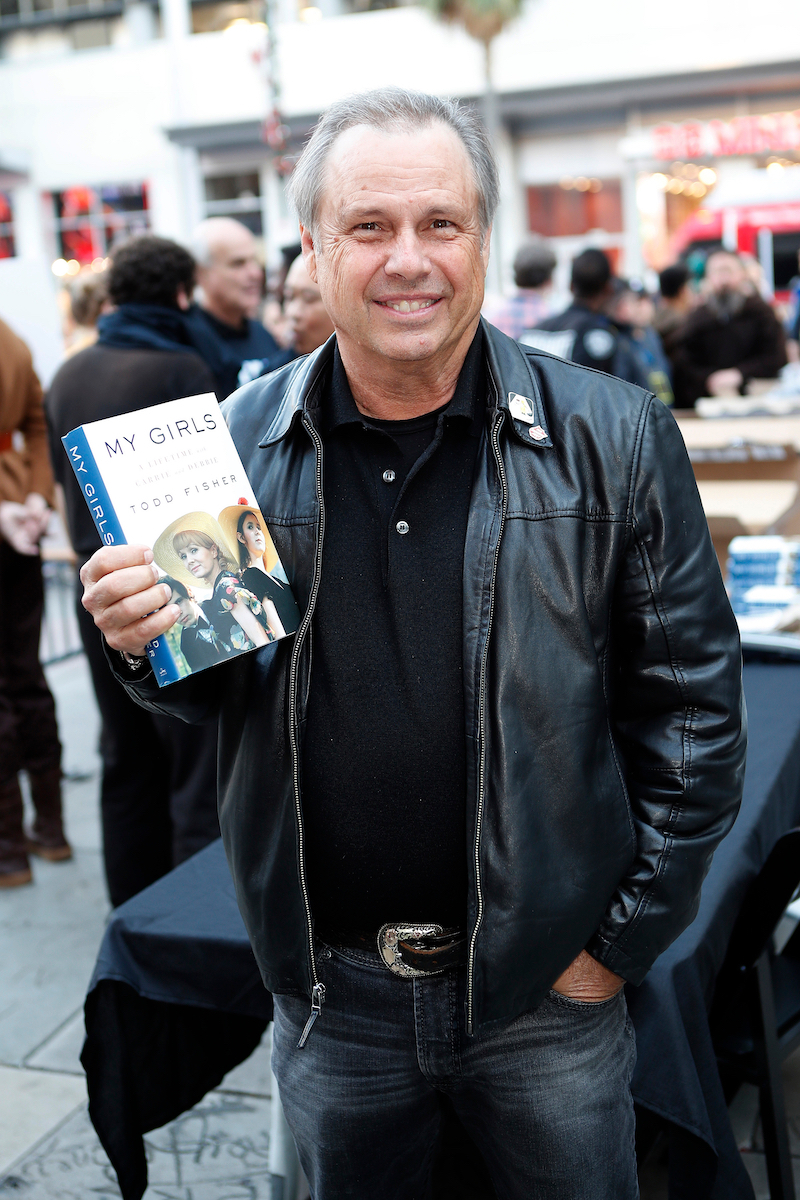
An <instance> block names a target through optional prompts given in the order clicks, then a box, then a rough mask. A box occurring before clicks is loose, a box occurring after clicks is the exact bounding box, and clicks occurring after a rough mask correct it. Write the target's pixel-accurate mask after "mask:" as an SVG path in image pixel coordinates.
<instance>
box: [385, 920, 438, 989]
mask: <svg viewBox="0 0 800 1200" xmlns="http://www.w3.org/2000/svg"><path fill="white" fill-rule="evenodd" d="M442 928H443V927H442V926H441V925H397V924H394V925H393V924H391V923H389V924H388V925H382V926H381V927H380V929H379V930H378V953H379V954H380V956H381V959H382V960H383V962H384V965H385V966H387V967H388V968H389V970H390V971H392V972H393V973H394V974H395V975H399V976H400V977H401V978H402V979H419V978H420V977H423V976H425V975H438V974H440V972H439V971H421V970H419V968H417V967H410V966H409V965H408V963H406V962H403V958H402V955H401V953H400V945H399V944H400V942H414V941H416V940H417V939H418V938H424V937H441V935H442Z"/></svg>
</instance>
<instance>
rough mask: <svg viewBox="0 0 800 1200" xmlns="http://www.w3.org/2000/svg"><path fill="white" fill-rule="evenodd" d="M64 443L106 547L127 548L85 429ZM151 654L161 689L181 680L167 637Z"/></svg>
mask: <svg viewBox="0 0 800 1200" xmlns="http://www.w3.org/2000/svg"><path fill="white" fill-rule="evenodd" d="M61 444H62V445H63V447H64V449H65V450H66V452H67V458H68V459H69V461H70V466H71V467H72V469H73V471H74V472H75V477H76V479H77V480H78V484H79V485H80V489H81V491H82V492H83V497H84V499H85V501H86V503H87V504H88V506H89V512H90V513H91V514H92V520H93V521H94V523H95V527H96V529H97V532H98V533H99V534H100V540H101V541H102V543H103V545H104V546H124V545H126V543H127V538H126V537H125V534H124V533H123V532H122V526H121V524H120V522H119V518H118V517H117V514H116V510H115V508H114V505H113V504H112V503H111V500H110V498H109V495H108V490H107V488H106V485H105V484H104V483H103V476H102V474H101V472H100V470H99V468H98V466H97V462H96V460H95V457H94V454H93V453H92V451H91V449H90V448H89V442H88V440H87V438H86V434H85V433H84V431H83V428H82V427H79V428H78V429H73V430H72V432H71V433H68V434H67V435H66V437H63V438H62V439H61ZM147 655H148V657H149V659H150V663H151V665H152V668H153V674H154V675H155V677H156V683H157V684H158V686H159V687H163V686H164V685H165V684H167V683H174V681H175V680H176V679H180V677H181V674H180V671H179V670H178V665H177V663H176V662H175V659H174V657H173V654H172V651H171V650H170V648H169V644H168V642H167V640H166V638H163V637H158V638H154V640H153V641H152V642H148V644H147Z"/></svg>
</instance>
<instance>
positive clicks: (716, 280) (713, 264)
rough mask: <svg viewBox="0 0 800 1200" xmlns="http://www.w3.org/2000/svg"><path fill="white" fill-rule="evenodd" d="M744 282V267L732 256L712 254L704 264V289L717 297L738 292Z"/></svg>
mask: <svg viewBox="0 0 800 1200" xmlns="http://www.w3.org/2000/svg"><path fill="white" fill-rule="evenodd" d="M744 281H745V272H744V267H743V266H742V264H741V263H740V262H739V260H738V258H734V257H733V255H732V254H712V255H711V257H710V258H709V260H708V262H707V263H706V287H707V289H708V291H710V292H713V293H714V294H715V295H717V296H721V295H723V294H725V293H727V292H738V291H740V290H741V288H742V286H743V284H744Z"/></svg>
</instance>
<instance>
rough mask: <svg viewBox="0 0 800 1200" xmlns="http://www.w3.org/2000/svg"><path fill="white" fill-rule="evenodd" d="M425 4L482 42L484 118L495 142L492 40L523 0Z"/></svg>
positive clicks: (437, 0)
mask: <svg viewBox="0 0 800 1200" xmlns="http://www.w3.org/2000/svg"><path fill="white" fill-rule="evenodd" d="M424 3H425V7H426V8H428V9H429V10H430V11H431V12H433V13H434V14H435V15H436V16H437V17H439V18H440V19H441V20H443V21H450V22H453V23H455V24H458V25H462V26H463V27H464V29H466V31H467V33H468V34H470V36H471V37H474V38H476V40H477V41H479V42H480V43H481V44H482V45H483V54H484V76H485V82H484V98H483V103H484V120H485V122H486V131H487V133H488V135H489V138H490V140H491V142H492V144H494V143H495V142H496V139H497V134H498V131H499V127H500V122H499V117H498V112H497V94H496V92H495V89H494V79H493V76H492V42H493V41H494V39H495V38H496V37H497V35H498V33H500V32H501V31H502V30H503V29H504V28H505V27H506V25H508V24H509V23H510V22H511V21H513V20H514V19H515V17H518V16H519V14H520V12H521V11H522V5H523V0H424Z"/></svg>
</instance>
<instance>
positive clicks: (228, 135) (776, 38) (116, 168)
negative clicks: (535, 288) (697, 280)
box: [0, 0, 800, 290]
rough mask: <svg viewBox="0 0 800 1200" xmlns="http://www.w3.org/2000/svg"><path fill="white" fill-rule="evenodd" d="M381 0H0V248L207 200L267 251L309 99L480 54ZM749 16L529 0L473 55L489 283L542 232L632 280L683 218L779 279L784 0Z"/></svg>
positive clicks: (460, 84) (795, 184)
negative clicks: (496, 174)
mask: <svg viewBox="0 0 800 1200" xmlns="http://www.w3.org/2000/svg"><path fill="white" fill-rule="evenodd" d="M386 2H387V0H319V6H316V5H310V6H307V7H304V0H269V3H266V4H265V3H264V2H263V0H160V5H159V6H155V5H153V4H150V3H148V2H146V0H145V2H142V0H132V2H127V0H0V260H8V259H11V258H16V259H24V260H28V261H33V260H36V262H37V263H39V264H42V263H45V264H47V267H48V269H49V270H51V271H55V273H56V275H57V274H59V273H60V274H68V273H69V272H71V271H74V270H77V269H78V266H79V265H83V264H87V263H89V264H91V263H92V262H95V263H98V264H100V263H102V261H103V260H104V259H105V257H106V256H107V255H108V253H109V251H110V249H111V248H112V246H113V244H114V242H115V240H117V239H118V238H119V237H121V236H124V235H125V234H127V233H130V232H136V231H140V230H144V229H152V230H154V231H156V232H158V233H161V234H164V235H166V236H171V237H175V238H177V239H178V240H181V241H185V240H187V238H188V237H189V234H190V231H191V229H192V227H193V226H194V225H195V224H196V222H197V221H198V220H200V219H201V218H202V217H203V216H206V215H219V214H230V215H233V216H237V217H239V219H241V220H243V221H244V222H245V223H246V224H247V225H248V226H249V227H250V228H251V229H252V230H253V231H254V232H255V233H256V234H257V235H258V236H259V237H262V238H263V240H264V248H265V256H266V258H267V259H269V260H275V259H276V258H277V256H278V253H279V249H280V247H281V246H282V245H284V244H286V243H289V242H292V241H294V240H296V225H295V222H294V220H293V218H292V215H291V213H290V212H289V210H288V208H287V205H286V199H285V193H284V181H285V177H286V174H287V173H288V172H289V171H290V170H291V166H292V163H293V161H294V160H295V159H296V156H297V154H298V153H299V150H300V148H301V146H302V142H303V140H304V138H305V137H306V136H307V134H308V131H309V130H310V128H311V127H312V125H313V123H314V121H315V119H316V117H317V116H318V115H319V113H320V111H321V110H322V109H323V108H324V107H325V106H326V105H327V104H328V103H330V101H331V100H333V99H334V98H336V97H338V96H341V95H343V94H346V93H348V92H350V91H355V90H361V89H364V88H368V87H375V86H381V85H383V84H386V83H395V84H400V85H403V86H408V87H412V88H419V89H424V90H430V91H434V92H437V93H439V94H447V95H453V96H457V97H461V98H464V99H467V100H469V101H470V102H473V103H475V104H476V105H480V103H481V96H482V94H483V91H484V86H485V81H484V76H483V54H482V49H481V47H480V46H479V45H478V44H477V43H475V42H474V41H473V40H472V39H470V38H469V37H468V36H467V35H466V34H465V33H464V32H463V31H461V30H460V29H459V28H457V27H454V26H451V25H443V24H440V23H438V22H437V21H436V20H435V19H434V18H433V17H432V16H431V15H429V14H428V13H427V12H426V11H424V10H422V9H420V8H417V7H413V6H407V5H401V6H399V7H392V6H390V7H383V6H382V7H380V8H372V7H371V6H370V5H371V4H372V5H374V4H376V3H382V4H386ZM389 3H390V4H391V0H389ZM698 8H700V9H701V12H700V13H698V12H697V11H696V10H697V9H698ZM758 16H759V19H758V21H756V20H755V19H752V18H751V19H750V20H749V21H748V22H745V21H744V20H741V21H740V20H737V19H733V18H732V17H731V8H730V5H729V4H727V3H723V0H706V3H705V4H704V5H702V6H698V5H696V4H693V3H690V0H674V3H673V4H671V5H670V7H669V11H668V12H665V11H664V9H663V7H662V6H653V5H642V4H641V3H638V2H635V0H609V3H607V4H605V5H603V6H601V5H597V4H596V3H594V2H593V0H592V2H591V3H590V0H570V2H569V3H566V4H565V3H564V0H530V3H529V5H528V7H527V8H526V10H525V11H524V13H523V16H522V17H521V18H520V19H519V20H518V21H517V22H516V23H515V25H514V26H513V27H511V28H509V29H508V30H507V31H505V32H504V33H503V34H501V35H500V36H499V37H498V39H497V40H496V45H495V49H494V55H493V59H494V85H495V88H496V91H497V94H498V100H499V113H500V131H499V134H498V137H497V146H496V149H497V152H498V159H499V163H500V169H501V183H502V206H501V212H500V214H499V218H498V222H497V225H496V228H495V234H494V247H493V252H494V267H493V275H492V278H491V281H490V284H491V286H492V288H493V289H494V290H498V289H500V288H501V287H505V286H507V285H508V283H509V280H510V263H511V260H512V258H513V254H514V251H515V249H516V248H517V246H518V245H519V243H520V242H521V241H522V240H523V239H524V238H525V237H526V236H527V235H528V234H529V233H530V232H538V233H540V234H543V235H544V236H547V237H549V238H552V239H553V241H554V244H555V245H556V248H557V251H558V255H559V260H560V272H561V276H562V279H563V278H564V277H565V272H566V264H567V263H568V260H569V258H570V257H571V256H572V255H573V254H574V253H575V252H576V251H577V250H579V249H580V248H581V247H583V246H585V245H588V244H595V245H600V246H602V247H604V248H605V249H607V251H608V252H609V254H610V256H611V257H612V259H613V260H614V262H615V264H616V265H617V267H618V269H619V270H620V271H623V272H625V273H627V274H632V275H638V276H648V272H652V271H653V270H655V269H658V268H660V267H661V266H663V265H665V264H666V262H668V261H670V260H671V259H672V258H673V257H674V255H675V254H676V253H677V252H678V251H679V250H681V249H683V250H685V249H686V246H687V245H689V243H688V242H687V241H686V237H685V231H686V228H687V222H689V221H690V220H691V221H694V225H693V226H692V230H694V232H695V233H697V236H694V234H693V235H692V236H693V239H694V242H697V243H701V242H703V241H704V239H703V237H702V236H700V235H701V234H702V232H703V222H705V226H706V227H707V232H708V233H709V236H708V237H707V238H705V243H706V244H707V245H708V246H711V245H713V244H719V243H720V242H724V243H725V244H728V245H733V244H739V243H740V241H741V238H740V236H739V231H740V230H745V229H747V230H750V229H752V228H754V229H755V233H754V234H751V233H750V232H748V233H747V236H746V237H745V241H746V242H747V245H746V246H745V247H743V248H754V249H755V251H756V252H757V253H759V254H761V256H762V258H763V259H764V262H765V264H767V260H768V259H769V260H770V262H771V264H772V265H771V268H770V270H771V272H772V275H773V276H775V283H776V285H778V284H779V283H781V282H782V281H783V276H784V274H785V273H786V270H787V269H788V266H787V264H788V263H789V261H790V259H791V258H792V255H793V254H794V256H795V260H796V250H797V248H798V247H800V212H796V211H795V210H797V209H798V208H800V168H796V166H795V164H797V163H798V162H799V161H800V118H798V115H797V114H798V112H800V22H798V21H797V20H796V6H795V0H763V3H762V4H761V6H760V12H759V14H758ZM748 131H749V133H748ZM759 205H760V206H761V208H760V209H759V207H758V206H759ZM775 205H779V206H780V205H783V207H784V212H783V216H784V218H785V220H784V221H783V224H782V225H781V223H780V222H779V221H778V222H777V223H776V220H775V212H774V206H775ZM766 208H769V209H770V211H769V212H766ZM732 209H735V210H736V212H735V215H734V216H731V215H730V210H732ZM745 209H747V212H744V210H745ZM759 213H760V214H761V217H762V218H763V219H762V221H761V223H760V224H759V222H758V216H759ZM765 213H766V216H765ZM726 214H727V215H726ZM743 214H744V215H743ZM795 216H797V218H798V219H797V220H796V221H794V217H795ZM751 217H752V218H753V220H755V226H754V225H753V222H752V221H751ZM793 221H794V224H793V223H792V222H793ZM748 222H750V224H748ZM734 226H735V227H736V232H735V233H734V232H733V230H734ZM764 230H768V231H769V233H770V235H771V236H770V238H767V237H766V236H765V234H764V232H763V231H764ZM682 231H683V233H682ZM681 238H683V241H681ZM793 239H794V240H796V241H797V246H795V245H794V240H793ZM690 240H691V239H690ZM770 255H771V256H772V257H771V258H770ZM767 274H768V276H769V274H770V272H769V271H768V272H767ZM649 278H651V279H652V275H650V276H649ZM1 289H2V273H1V272H0V290H1Z"/></svg>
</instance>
